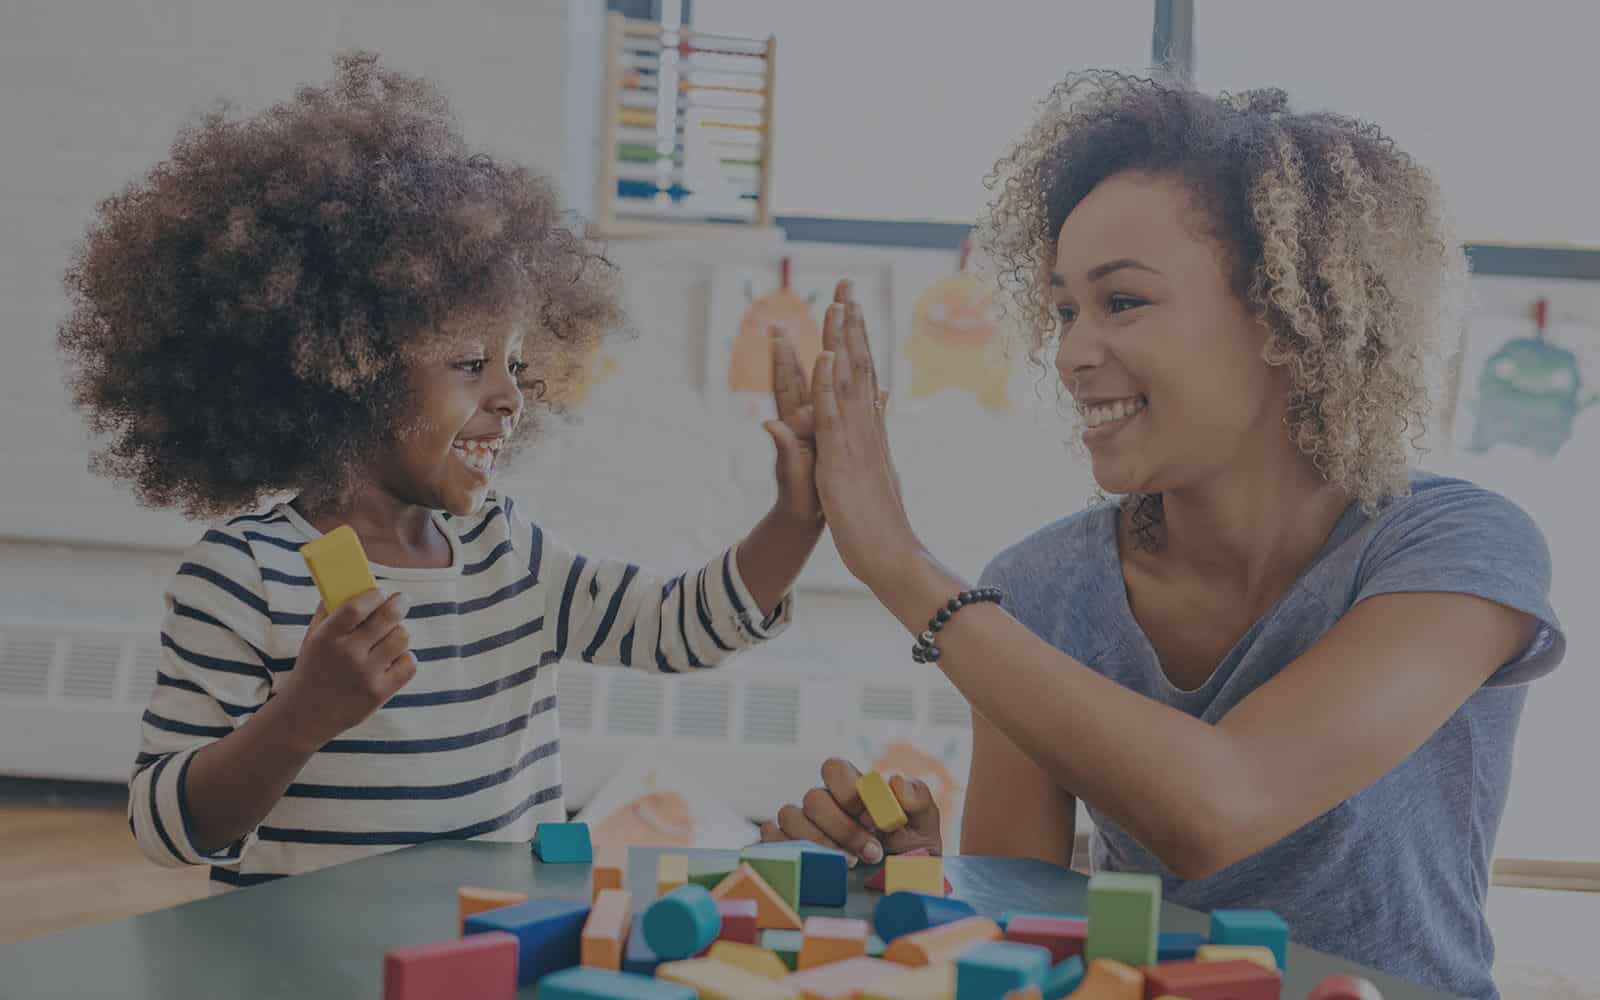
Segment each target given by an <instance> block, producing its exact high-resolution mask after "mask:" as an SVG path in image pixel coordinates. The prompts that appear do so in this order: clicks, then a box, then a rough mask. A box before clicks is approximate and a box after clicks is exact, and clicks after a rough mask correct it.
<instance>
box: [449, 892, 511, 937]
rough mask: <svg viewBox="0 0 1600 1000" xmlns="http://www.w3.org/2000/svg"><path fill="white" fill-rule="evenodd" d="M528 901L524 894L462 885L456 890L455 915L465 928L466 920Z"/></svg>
mask: <svg viewBox="0 0 1600 1000" xmlns="http://www.w3.org/2000/svg"><path fill="white" fill-rule="evenodd" d="M527 901H528V894H527V893H525V892H504V891H502V890H500V889H484V888H481V887H479V886H475V885H464V886H462V887H461V888H459V889H457V890H456V915H457V917H458V918H459V923H460V926H461V927H462V928H465V927H466V926H467V918H468V917H470V916H473V915H475V914H478V913H484V912H486V911H488V910H498V909H500V908H501V907H502V906H517V905H519V904H521V903H526V902H527Z"/></svg>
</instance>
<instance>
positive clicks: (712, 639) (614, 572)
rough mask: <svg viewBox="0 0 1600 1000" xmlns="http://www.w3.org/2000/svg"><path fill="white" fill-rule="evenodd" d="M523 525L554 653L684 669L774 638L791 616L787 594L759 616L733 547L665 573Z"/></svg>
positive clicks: (703, 665)
mask: <svg viewBox="0 0 1600 1000" xmlns="http://www.w3.org/2000/svg"><path fill="white" fill-rule="evenodd" d="M529 530H530V531H531V533H532V542H533V544H534V545H536V546H539V547H540V555H539V561H540V564H541V567H542V569H541V574H540V576H541V580H542V582H543V583H544V585H545V588H546V589H545V594H546V600H547V602H548V603H547V605H546V609H545V617H546V621H547V622H554V623H555V638H554V643H555V645H554V654H553V655H554V656H555V657H556V658H559V659H574V660H582V661H584V662H585V663H596V664H601V665H605V666H623V667H633V668H635V669H639V670H646V671H651V672H655V673H685V672H687V671H691V670H700V669H704V668H707V667H714V666H717V665H719V664H721V663H722V662H723V661H724V660H726V659H728V658H729V657H730V656H732V655H733V654H735V653H738V652H740V651H742V650H745V649H748V648H750V647H751V646H754V645H757V644H759V643H761V642H764V641H766V640H768V639H771V638H774V637H776V636H778V635H779V634H781V633H782V632H783V631H784V630H785V629H786V628H788V626H789V623H790V621H791V620H792V619H793V612H794V598H793V595H792V594H791V595H789V596H786V597H785V598H784V599H783V601H782V602H781V603H780V604H779V605H778V607H777V608H775V609H774V610H773V612H772V613H771V614H770V615H766V616H764V617H763V615H762V613H761V610H760V608H759V606H758V605H757V604H756V601H755V598H753V597H752V596H751V595H750V590H749V588H748V587H747V586H746V585H745V582H744V578H743V577H742V576H740V574H739V562H738V558H737V554H738V550H737V547H735V548H730V549H728V550H726V551H724V552H723V553H722V554H720V555H718V556H717V557H716V558H715V559H713V560H711V561H710V562H709V563H707V564H706V565H705V566H702V567H701V568H700V569H698V570H696V571H693V572H690V573H685V574H683V575H681V576H673V577H663V576H658V575H655V574H652V573H650V572H648V571H646V570H644V569H641V568H640V567H638V566H636V565H634V564H632V563H627V562H622V561H618V560H611V559H594V558H590V557H588V556H584V555H580V554H578V553H575V552H571V551H568V550H567V549H565V548H564V547H563V546H561V544H560V543H559V542H556V541H553V540H552V539H551V538H549V537H548V536H546V535H544V534H543V532H542V531H541V530H540V529H539V528H538V526H537V525H533V526H530V528H529Z"/></svg>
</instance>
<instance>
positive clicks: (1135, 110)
mask: <svg viewBox="0 0 1600 1000" xmlns="http://www.w3.org/2000/svg"><path fill="white" fill-rule="evenodd" d="M1130 170H1134V171H1141V172H1147V173H1151V174H1162V175H1172V176H1177V177H1179V178H1181V179H1182V180H1183V181H1184V182H1185V183H1186V184H1187V185H1188V186H1189V187H1190V189H1191V190H1192V191H1193V194H1194V198H1195V204H1196V207H1197V208H1199V209H1201V217H1202V218H1203V219H1204V220H1205V221H1206V223H1207V224H1208V225H1209V229H1210V232H1209V235H1210V236H1212V237H1213V238H1215V239H1216V240H1217V242H1218V244H1219V245H1220V246H1221V247H1222V248H1223V250H1224V252H1225V253H1227V254H1228V255H1229V258H1230V263H1231V273H1232V283H1233V287H1234V291H1235V293H1236V294H1238V295H1239V296H1240V297H1241V298H1242V299H1244V300H1245V301H1247V302H1248V303H1250V305H1251V306H1252V307H1253V308H1254V310H1255V312H1256V314H1257V315H1258V316H1259V317H1260V318H1261V319H1262V320H1263V321H1264V322H1265V324H1266V326H1267V328H1268V329H1269V330H1270V331H1271V333H1270V335H1269V337H1268V340H1267V343H1266V345H1265V348H1264V349H1263V352H1262V356H1263V360H1264V361H1265V362H1266V363H1267V364H1269V365H1274V366H1287V367H1288V368H1289V369H1290V374H1291V386H1292V387H1291V390H1290V399H1289V408H1288V421H1287V422H1288V432H1289V434H1290V436H1291V438H1292V439H1293V440H1294V442H1295V443H1296V445H1298V446H1299V448H1300V450H1301V451H1302V452H1303V453H1305V454H1306V455H1307V456H1308V457H1309V458H1310V459H1311V461H1312V462H1313V463H1315V465H1316V468H1317V469H1318V470H1320V471H1321V473H1322V475H1323V476H1324V477H1325V478H1326V479H1327V480H1328V481H1329V482H1330V483H1333V484H1336V485H1337V486H1339V487H1341V488H1342V489H1343V490H1345V491H1346V492H1347V493H1348V494H1349V495H1350V496H1352V497H1353V498H1355V499H1357V500H1359V501H1360V502H1361V503H1362V505H1363V507H1365V508H1367V509H1368V510H1371V509H1373V508H1375V507H1376V505H1377V504H1378V503H1379V502H1380V501H1381V500H1383V499H1385V498H1387V497H1391V496H1395V495H1403V494H1404V492H1405V491H1406V489H1407V486H1408V465H1409V462H1408V459H1409V455H1408V450H1407V447H1408V444H1410V445H1416V444H1419V443H1420V441H1421V438H1422V437H1423V435H1424V434H1425V433H1426V426H1427V420H1428V415H1429V402H1430V393H1431V389H1432V384H1431V380H1432V378H1433V377H1434V376H1436V375H1437V374H1438V370H1437V368H1436V367H1435V366H1434V365H1433V364H1432V362H1433V360H1434V359H1435V356H1436V355H1435V350H1434V349H1435V346H1436V345H1437V343H1438V338H1439V337H1440V335H1441V334H1444V333H1446V332H1457V331H1459V322H1460V310H1461V308H1462V305H1463V292H1464V290H1465V281H1466V277H1467V262H1466V257H1465V254H1464V253H1463V250H1462V248H1461V246H1460V244H1459V243H1458V242H1457V241H1456V239H1455V238H1454V235H1453V232H1452V226H1451V223H1450V220H1449V219H1448V217H1447V215H1446V212H1445V209H1444V204H1443V200H1442V198H1441V197H1440V193H1439V190H1438V187H1437V185H1436V184H1435V182H1434V179H1433V177H1432V176H1431V175H1430V174H1429V172H1428V171H1427V170H1426V169H1424V168H1423V167H1422V166H1420V165H1418V164H1417V163H1416V162H1414V161H1413V160H1412V159H1411V158H1410V157H1409V156H1407V155H1406V154H1405V153H1404V152H1402V151H1400V150H1399V149H1397V148H1396V147H1395V145H1394V142H1393V141H1392V140H1391V139H1390V138H1389V137H1388V136H1386V135H1384V134H1383V132H1382V131H1381V130H1380V129H1379V128H1378V127H1377V126H1376V125H1373V124H1370V123H1367V122H1362V121H1358V120H1356V119H1353V118H1349V117H1345V116H1342V115H1337V114H1331V113H1325V112H1318V113H1293V112H1291V111H1290V110H1289V109H1288V101H1287V98H1286V97H1285V95H1284V94H1283V93H1282V92H1281V91H1277V90H1264V91H1251V92H1246V93H1242V94H1238V95H1226V94H1225V95H1223V96H1221V97H1215V98H1214V97H1210V96H1207V95H1204V94H1201V93H1197V92H1195V91H1193V90H1191V89H1187V88H1184V87H1181V86H1177V85H1173V84H1169V83H1164V82H1159V81H1155V80H1150V79H1144V78H1139V77H1134V76H1128V75H1124V74H1120V73H1113V72H1108V71H1092V72H1086V73H1080V74H1074V75H1072V76H1069V77H1068V78H1067V79H1066V80H1064V81H1063V82H1062V83H1060V84H1058V85H1057V86H1056V87H1055V89H1054V90H1053V91H1051V93H1050V94H1049V96H1048V97H1046V98H1045V99H1044V101H1042V102H1041V104H1040V108H1039V113H1038V115H1037V117H1036V119H1035V121H1034V123H1033V125H1032V126H1031V127H1030V128H1029V129H1028V131H1027V132H1026V133H1025V134H1024V136H1023V137H1022V138H1021V140H1019V141H1018V142H1017V143H1016V145H1015V146H1014V147H1013V148H1012V149H1011V150H1010V151H1009V152H1008V153H1007V154H1006V155H1005V156H1004V157H1003V158H1002V159H1001V160H1000V161H999V162H998V163H997V164H996V166H995V170H994V172H993V173H992V174H991V175H990V176H989V178H988V179H987V184H988V186H989V188H990V189H991V190H993V191H994V192H995V196H994V199H993V201H992V202H991V203H990V212H989V215H988V218H987V219H985V220H983V221H982V222H981V223H980V225H979V235H980V239H981V243H982V245H983V247H984V250H985V252H986V253H987V255H988V256H989V257H990V264H991V266H993V267H995V268H996V269H997V270H998V271H999V278H1000V283H1001V285H1002V287H1003V289H1004V290H1005V291H1006V292H1007V293H1008V296H1007V297H1008V298H1009V299H1010V300H1011V301H1012V303H1014V304H1015V306H1016V307H1018V310H1020V317H1019V319H1020V323H1021V326H1022V327H1023V329H1024V330H1025V332H1026V334H1027V339H1028V341H1029V343H1030V345H1031V348H1032V351H1031V354H1032V357H1033V359H1034V361H1035V362H1039V363H1045V362H1044V361H1043V359H1042V351H1043V349H1044V346H1045V345H1046V344H1047V343H1048V342H1049V341H1050V340H1051V339H1052V338H1053V336H1054V334H1055V332H1056V330H1057V324H1058V319H1057V317H1056V313H1055V309H1054V306H1053V303H1052V301H1051V297H1050V291H1049V288H1048V286H1047V284H1046V282H1045V280H1044V278H1045V276H1046V275H1047V274H1048V273H1049V271H1050V269H1051V267H1052V266H1053V264H1054V261H1055V257H1056V238H1057V234H1058V233H1059V232H1060V230H1061V226H1062V223H1063V222H1064V221H1065V220H1066V218H1067V216H1068V215H1069V214H1070V213H1071V212H1072V210H1073V208H1074V207H1076V206H1077V204H1078V203H1079V202H1080V201H1081V200H1083V198H1084V197H1085V196H1086V195H1088V193H1089V192H1090V191H1091V190H1092V189H1093V188H1094V187H1095V186H1096V185H1098V184H1099V183H1100V182H1101V181H1103V180H1105V179H1106V178H1108V177H1111V176H1112V175H1114V174H1118V173H1122V172H1124V171H1130ZM1132 502H1133V503H1135V505H1136V511H1142V512H1143V514H1144V515H1145V519H1146V520H1147V521H1150V520H1151V519H1154V521H1156V522H1158V521H1159V513H1160V499H1159V497H1137V498H1132Z"/></svg>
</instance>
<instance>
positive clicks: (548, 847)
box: [533, 823, 594, 865]
mask: <svg viewBox="0 0 1600 1000" xmlns="http://www.w3.org/2000/svg"><path fill="white" fill-rule="evenodd" d="M533 853H534V854H536V855H538V857H539V860H540V861H543V862H544V863H545V864H547V865H555V864H584V865H586V864H589V863H591V862H592V861H594V848H593V846H591V845H590V843H589V824H588V823H540V824H539V825H538V826H537V827H536V828H535V829H534V831H533Z"/></svg>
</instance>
